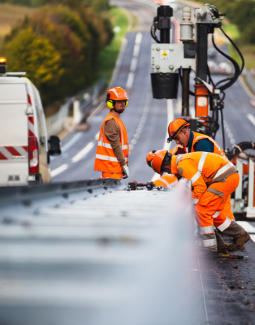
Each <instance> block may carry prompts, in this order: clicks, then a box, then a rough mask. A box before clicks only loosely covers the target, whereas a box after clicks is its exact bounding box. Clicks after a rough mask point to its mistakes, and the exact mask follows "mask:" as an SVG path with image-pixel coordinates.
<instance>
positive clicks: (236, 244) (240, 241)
mask: <svg viewBox="0 0 255 325" xmlns="http://www.w3.org/2000/svg"><path fill="white" fill-rule="evenodd" d="M250 238H251V237H250V235H249V234H248V233H247V232H246V231H245V233H244V234H243V235H242V236H241V237H239V238H237V239H234V240H233V243H231V244H229V245H228V248H227V249H228V250H229V251H230V252H235V251H237V250H239V249H241V248H242V249H243V248H244V247H243V246H244V244H245V243H247V242H248V241H249V240H250Z"/></svg>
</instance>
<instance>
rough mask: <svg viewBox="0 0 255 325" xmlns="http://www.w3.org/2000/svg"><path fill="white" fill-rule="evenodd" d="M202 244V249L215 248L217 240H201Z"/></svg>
mask: <svg viewBox="0 0 255 325" xmlns="http://www.w3.org/2000/svg"><path fill="white" fill-rule="evenodd" d="M203 244H204V247H212V246H217V240H216V238H214V239H203Z"/></svg>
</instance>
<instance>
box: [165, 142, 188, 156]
mask: <svg viewBox="0 0 255 325" xmlns="http://www.w3.org/2000/svg"><path fill="white" fill-rule="evenodd" d="M169 153H171V154H172V155H182V154H184V153H186V149H185V147H183V146H181V145H180V144H178V145H177V146H175V147H173V149H171V150H170V151H169Z"/></svg>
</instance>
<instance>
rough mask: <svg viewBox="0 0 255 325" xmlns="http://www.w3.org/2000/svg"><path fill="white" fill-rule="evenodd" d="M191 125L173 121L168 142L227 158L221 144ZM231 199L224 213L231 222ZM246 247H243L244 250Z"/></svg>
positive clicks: (183, 120) (190, 149)
mask: <svg viewBox="0 0 255 325" xmlns="http://www.w3.org/2000/svg"><path fill="white" fill-rule="evenodd" d="M189 127H190V123H189V120H188V119H186V120H185V119H183V118H177V119H175V120H173V121H172V122H171V123H170V124H169V126H168V134H169V138H168V140H167V141H168V142H170V141H172V140H175V142H176V143H177V144H178V145H182V146H184V147H187V148H188V152H196V151H205V152H212V153H215V154H216V155H219V156H222V157H226V155H225V153H224V151H223V150H222V149H221V147H220V146H219V144H218V143H217V142H216V141H215V140H214V139H212V138H211V137H209V136H208V135H205V134H202V133H198V132H193V131H191V130H190V128H189ZM230 199H231V197H230V196H229V198H228V199H227V201H226V204H225V206H224V210H225V211H224V210H223V213H224V214H226V213H228V218H229V219H230V220H235V217H234V214H233V212H232V210H231V202H230ZM244 248H245V247H243V249H244Z"/></svg>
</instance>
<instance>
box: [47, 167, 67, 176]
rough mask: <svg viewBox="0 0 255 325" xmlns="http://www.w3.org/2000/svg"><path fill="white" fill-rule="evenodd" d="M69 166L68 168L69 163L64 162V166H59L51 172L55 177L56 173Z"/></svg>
mask: <svg viewBox="0 0 255 325" xmlns="http://www.w3.org/2000/svg"><path fill="white" fill-rule="evenodd" d="M67 168H68V165H67V164H64V165H62V166H60V167H58V168H56V169H54V170H52V171H51V172H50V174H51V177H54V176H56V175H58V174H60V173H62V172H63V171H65V170H66V169H67Z"/></svg>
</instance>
